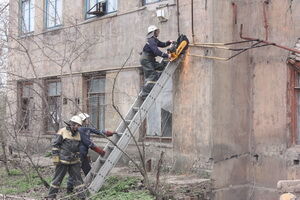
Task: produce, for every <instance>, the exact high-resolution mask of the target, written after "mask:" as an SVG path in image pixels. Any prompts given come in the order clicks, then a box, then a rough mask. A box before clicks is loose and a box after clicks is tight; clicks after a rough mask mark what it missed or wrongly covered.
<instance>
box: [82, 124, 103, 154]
mask: <svg viewBox="0 0 300 200" xmlns="http://www.w3.org/2000/svg"><path fill="white" fill-rule="evenodd" d="M78 132H79V133H80V137H81V142H80V147H79V148H80V154H81V155H82V156H86V155H87V154H88V151H89V148H93V147H95V146H96V145H95V144H94V143H93V142H92V141H91V134H92V133H93V134H96V135H104V134H105V131H104V130H97V129H94V128H89V127H80V128H79V129H78Z"/></svg>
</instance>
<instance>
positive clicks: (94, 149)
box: [91, 146, 105, 157]
mask: <svg viewBox="0 0 300 200" xmlns="http://www.w3.org/2000/svg"><path fill="white" fill-rule="evenodd" d="M91 149H92V150H93V151H95V152H97V153H98V154H99V155H101V156H102V157H103V156H104V155H105V151H104V150H103V149H101V148H99V147H97V146H94V147H92V148H91Z"/></svg>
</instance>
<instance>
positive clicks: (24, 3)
mask: <svg viewBox="0 0 300 200" xmlns="http://www.w3.org/2000/svg"><path fill="white" fill-rule="evenodd" d="M20 10H21V33H22V34H28V33H32V32H33V31H34V17H35V10H34V0H21V8H20Z"/></svg>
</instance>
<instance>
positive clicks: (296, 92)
mask: <svg viewBox="0 0 300 200" xmlns="http://www.w3.org/2000/svg"><path fill="white" fill-rule="evenodd" d="M288 65H289V70H288V71H289V84H288V93H289V95H288V97H289V104H290V105H289V107H290V108H289V109H290V111H289V112H290V120H291V121H290V122H291V124H290V132H291V135H290V137H291V140H290V142H289V146H292V145H300V123H299V124H298V120H299V119H298V118H299V117H300V106H298V105H297V102H300V62H296V61H294V60H288ZM297 82H298V85H297Z"/></svg>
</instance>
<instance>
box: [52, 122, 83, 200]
mask: <svg viewBox="0 0 300 200" xmlns="http://www.w3.org/2000/svg"><path fill="white" fill-rule="evenodd" d="M66 124H67V126H66V127H65V128H62V129H60V130H59V131H58V133H57V134H56V135H55V137H54V138H53V141H52V147H53V148H52V160H53V163H54V165H56V167H55V174H54V177H53V180H52V183H51V185H50V189H49V194H48V196H47V198H50V199H55V198H56V195H57V193H58V190H59V187H60V184H61V182H62V180H63V178H64V177H65V175H66V173H67V172H68V173H69V175H70V176H71V177H72V179H73V180H74V186H75V189H76V191H77V194H78V195H77V196H78V197H79V199H85V194H84V184H83V181H82V178H81V175H80V157H79V156H80V155H79V145H80V141H81V138H80V134H79V132H78V129H79V127H80V126H81V125H82V120H81V118H80V117H79V116H73V117H72V118H71V119H70V121H69V122H68V123H66Z"/></svg>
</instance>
